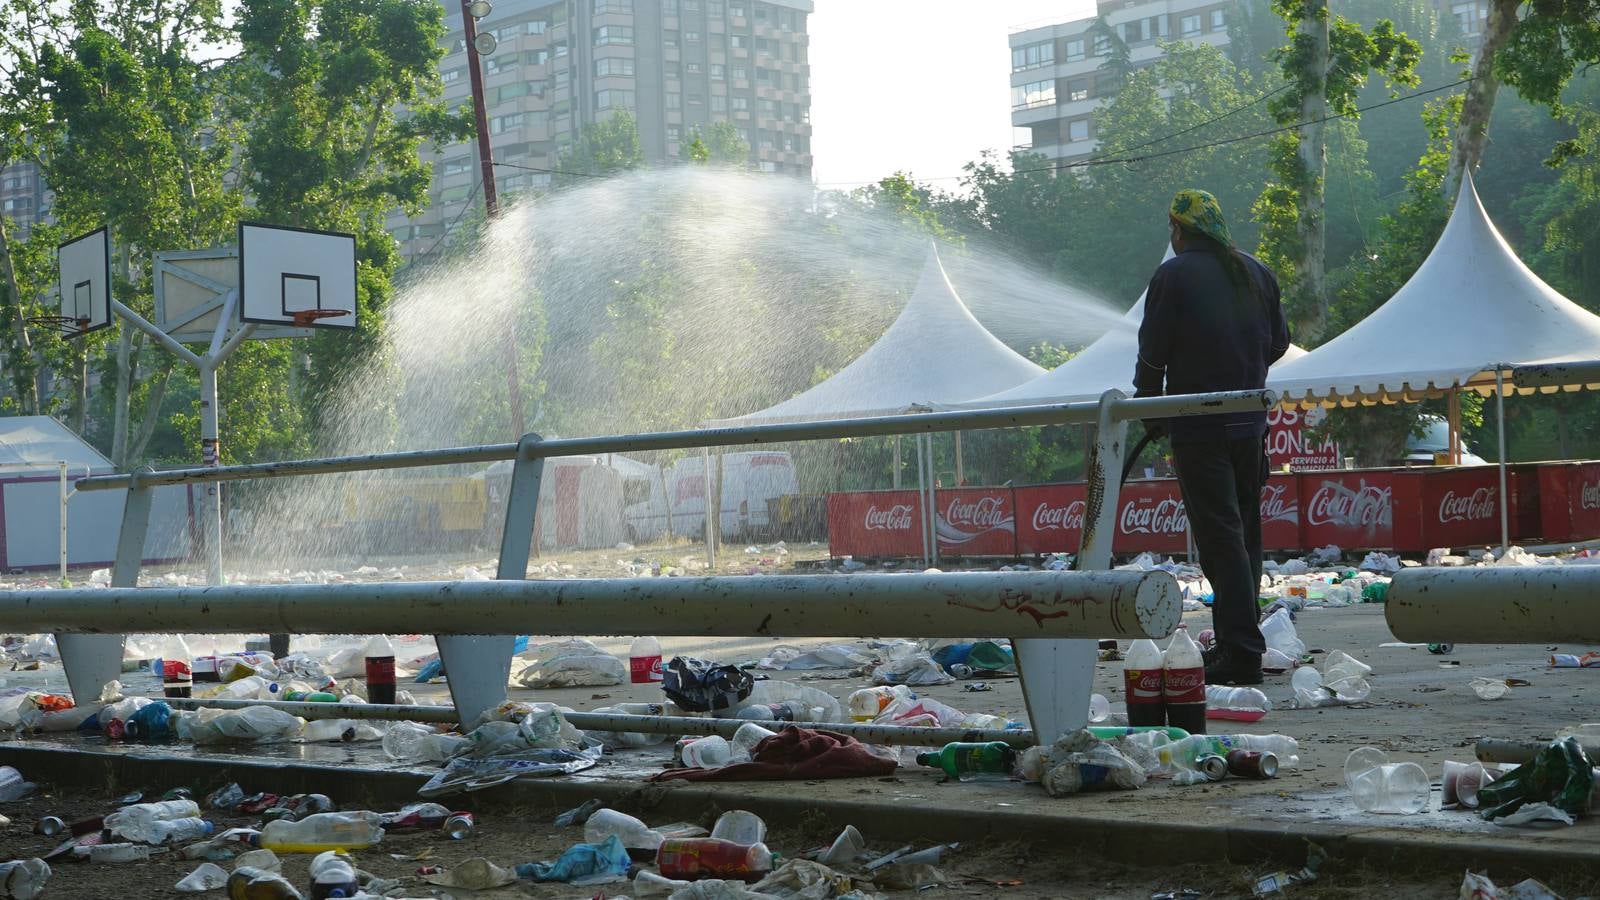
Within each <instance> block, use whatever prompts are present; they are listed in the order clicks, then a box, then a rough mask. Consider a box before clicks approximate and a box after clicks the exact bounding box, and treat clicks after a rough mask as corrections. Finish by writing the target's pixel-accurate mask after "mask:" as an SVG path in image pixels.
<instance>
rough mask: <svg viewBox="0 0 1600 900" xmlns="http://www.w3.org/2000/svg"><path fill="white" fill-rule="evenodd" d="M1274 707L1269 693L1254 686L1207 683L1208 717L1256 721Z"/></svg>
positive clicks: (1236, 720)
mask: <svg viewBox="0 0 1600 900" xmlns="http://www.w3.org/2000/svg"><path fill="white" fill-rule="evenodd" d="M1271 709H1272V701H1270V700H1268V699H1267V695H1266V694H1263V693H1262V692H1260V691H1258V690H1256V689H1255V688H1252V687H1227V686H1226V685H1220V684H1208V685H1206V718H1208V719H1230V720H1233V721H1235V722H1254V721H1256V720H1258V719H1260V718H1261V717H1262V716H1264V715H1266V714H1267V713H1268V712H1269V711H1270V710H1271Z"/></svg>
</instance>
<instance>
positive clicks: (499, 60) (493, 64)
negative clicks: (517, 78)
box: [483, 55, 522, 75]
mask: <svg viewBox="0 0 1600 900" xmlns="http://www.w3.org/2000/svg"><path fill="white" fill-rule="evenodd" d="M520 62H522V60H520V59H518V58H517V57H516V56H514V55H513V56H491V57H489V58H488V59H485V60H484V61H483V73H484V74H485V75H498V74H500V73H501V72H509V71H511V70H512V69H515V68H516V67H517V64H518V63H520Z"/></svg>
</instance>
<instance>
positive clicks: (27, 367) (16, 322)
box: [0, 216, 39, 416]
mask: <svg viewBox="0 0 1600 900" xmlns="http://www.w3.org/2000/svg"><path fill="white" fill-rule="evenodd" d="M0 275H4V277H5V282H4V283H3V284H0V287H3V288H4V289H5V292H6V305H7V306H9V307H10V308H11V309H10V315H11V327H12V330H13V332H14V334H15V337H14V338H12V340H10V341H9V342H8V343H9V344H10V346H8V347H6V348H5V351H6V352H5V355H6V357H7V359H8V360H9V361H10V363H11V364H10V366H9V367H8V368H9V369H10V370H11V384H12V389H13V390H15V391H16V393H17V405H18V407H19V408H20V409H21V411H22V414H23V415H25V416H36V415H38V414H39V385H38V383H37V382H36V381H35V380H34V377H33V376H34V374H35V372H36V371H37V370H38V368H39V362H38V359H37V358H36V357H35V356H34V353H33V341H32V339H31V338H30V336H29V335H28V304H27V302H26V301H25V300H23V298H22V292H21V291H20V290H18V289H17V270H16V267H15V266H13V265H12V263H11V242H10V240H9V239H8V238H7V235H6V217H5V216H0Z"/></svg>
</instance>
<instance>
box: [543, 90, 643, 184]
mask: <svg viewBox="0 0 1600 900" xmlns="http://www.w3.org/2000/svg"><path fill="white" fill-rule="evenodd" d="M642 165H644V152H643V151H642V150H640V149H639V125H638V122H637V121H636V120H635V119H634V118H633V112H632V111H631V110H627V109H618V110H616V111H614V112H612V114H611V115H610V116H609V117H607V118H606V119H603V120H601V121H599V122H594V123H591V124H589V125H585V126H583V133H582V134H580V135H579V136H578V139H577V141H575V142H573V145H572V146H571V147H570V148H568V150H567V151H566V152H565V153H563V154H561V160H560V162H558V163H557V164H556V170H557V174H556V175H555V176H553V178H552V180H551V184H552V185H553V186H555V187H567V186H570V185H573V184H581V183H583V182H584V181H587V180H589V178H592V177H595V176H601V175H615V174H617V173H618V172H623V171H626V170H628V169H637V168H638V167H640V166H642Z"/></svg>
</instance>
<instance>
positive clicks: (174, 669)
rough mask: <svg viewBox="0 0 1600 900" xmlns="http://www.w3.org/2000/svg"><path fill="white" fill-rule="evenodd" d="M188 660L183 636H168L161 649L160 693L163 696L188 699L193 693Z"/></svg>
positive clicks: (187, 651)
mask: <svg viewBox="0 0 1600 900" xmlns="http://www.w3.org/2000/svg"><path fill="white" fill-rule="evenodd" d="M189 659H190V657H189V645H188V644H185V643H184V642H183V635H181V634H174V635H169V636H168V637H167V642H166V643H165V644H163V645H162V647H161V692H162V693H163V694H164V695H165V696H168V697H188V696H190V695H191V694H193V693H194V673H193V672H192V671H191V670H190V668H189Z"/></svg>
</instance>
